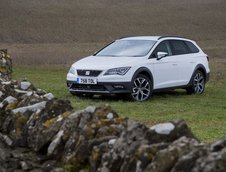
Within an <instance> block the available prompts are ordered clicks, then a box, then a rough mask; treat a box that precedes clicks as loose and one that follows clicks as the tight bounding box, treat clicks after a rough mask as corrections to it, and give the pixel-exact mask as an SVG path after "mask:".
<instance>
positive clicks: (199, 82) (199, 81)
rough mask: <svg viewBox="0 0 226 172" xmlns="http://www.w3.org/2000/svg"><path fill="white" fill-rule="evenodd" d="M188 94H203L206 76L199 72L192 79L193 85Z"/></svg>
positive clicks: (188, 89)
mask: <svg viewBox="0 0 226 172" xmlns="http://www.w3.org/2000/svg"><path fill="white" fill-rule="evenodd" d="M186 90H187V93H188V94H202V93H203V92H204V90H205V76H204V74H203V72H201V71H200V70H197V71H196V72H195V73H194V75H193V77H192V85H191V86H190V87H188V88H187V89H186Z"/></svg>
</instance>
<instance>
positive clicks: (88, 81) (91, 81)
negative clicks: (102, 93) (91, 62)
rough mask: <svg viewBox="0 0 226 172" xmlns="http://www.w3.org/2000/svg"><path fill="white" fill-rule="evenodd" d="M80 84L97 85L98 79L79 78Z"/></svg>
mask: <svg viewBox="0 0 226 172" xmlns="http://www.w3.org/2000/svg"><path fill="white" fill-rule="evenodd" d="M77 83H78V84H97V79H96V78H77Z"/></svg>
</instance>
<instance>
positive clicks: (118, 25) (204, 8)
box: [0, 0, 226, 64]
mask: <svg viewBox="0 0 226 172" xmlns="http://www.w3.org/2000/svg"><path fill="white" fill-rule="evenodd" d="M225 9H226V1H225V0H215V1H212V0H171V1H166V0H139V1H137V0H96V1H93V0H83V1H80V0H45V1H43V0H17V1H14V0H7V1H6V0H0V23H1V27H0V47H6V48H10V49H11V52H12V53H13V55H14V57H16V61H15V62H16V64H30V63H32V64H33V63H35V64H42V60H40V61H36V60H37V58H38V56H37V54H39V55H40V54H41V55H42V57H46V58H47V57H48V58H50V60H49V62H50V63H51V62H52V61H54V59H52V57H57V60H55V61H58V62H57V64H58V63H59V64H61V63H64V62H65V61H63V60H61V59H60V57H62V56H65V53H66V56H67V57H68V58H69V60H68V59H67V60H66V62H65V63H66V64H69V63H71V62H72V61H73V60H74V58H73V57H74V56H75V57H80V56H83V55H87V54H89V53H91V52H94V51H95V50H96V49H98V48H99V47H102V46H103V45H104V44H105V43H107V42H110V41H112V40H114V39H116V38H119V37H124V36H130V35H181V36H185V37H189V38H191V39H195V40H196V41H199V42H200V44H201V45H202V46H204V47H205V48H209V47H212V46H225V38H226V29H225V28H226V22H224V21H225V20H226V11H225ZM210 44H211V45H210ZM47 47H48V48H47ZM223 49H225V47H223ZM25 51H26V53H25ZM221 51H222V50H221ZM212 54H213V53H212ZM214 55H215V54H214ZM21 56H23V57H24V58H25V59H22V61H21ZM35 56H36V57H35ZM18 58H19V59H20V60H17V59H18ZM58 58H59V59H58ZM29 59H33V61H32V60H31V61H32V62H31V61H30V62H28V61H29Z"/></svg>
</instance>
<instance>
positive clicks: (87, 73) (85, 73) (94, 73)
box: [77, 70, 102, 76]
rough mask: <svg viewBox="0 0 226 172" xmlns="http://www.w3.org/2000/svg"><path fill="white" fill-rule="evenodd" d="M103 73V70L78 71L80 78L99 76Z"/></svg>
mask: <svg viewBox="0 0 226 172" xmlns="http://www.w3.org/2000/svg"><path fill="white" fill-rule="evenodd" d="M101 72H102V71H101V70H77V74H78V75H79V76H98V75H100V73H101Z"/></svg>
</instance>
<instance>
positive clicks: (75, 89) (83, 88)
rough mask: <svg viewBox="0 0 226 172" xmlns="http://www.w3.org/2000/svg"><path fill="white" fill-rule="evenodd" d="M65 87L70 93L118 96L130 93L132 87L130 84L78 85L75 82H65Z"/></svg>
mask: <svg viewBox="0 0 226 172" xmlns="http://www.w3.org/2000/svg"><path fill="white" fill-rule="evenodd" d="M67 86H68V89H69V91H70V92H72V93H84V94H86V93H90V94H119V93H131V92H132V88H133V85H132V83H131V82H98V84H96V85H92V84H78V83H76V82H75V81H67Z"/></svg>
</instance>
